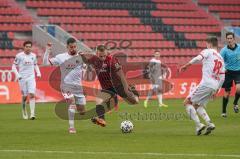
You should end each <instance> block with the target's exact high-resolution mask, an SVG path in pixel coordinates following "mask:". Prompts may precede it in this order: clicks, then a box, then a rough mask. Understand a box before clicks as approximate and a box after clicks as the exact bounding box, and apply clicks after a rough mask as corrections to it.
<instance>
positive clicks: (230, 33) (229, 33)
mask: <svg viewBox="0 0 240 159" xmlns="http://www.w3.org/2000/svg"><path fill="white" fill-rule="evenodd" d="M228 35H232V36H233V38H234V37H235V35H234V33H233V32H227V33H226V38H227V36H228Z"/></svg>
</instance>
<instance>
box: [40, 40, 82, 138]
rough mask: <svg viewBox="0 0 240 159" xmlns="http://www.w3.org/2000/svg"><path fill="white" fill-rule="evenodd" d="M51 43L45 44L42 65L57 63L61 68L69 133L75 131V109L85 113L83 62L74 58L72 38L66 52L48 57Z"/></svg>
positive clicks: (75, 47)
mask: <svg viewBox="0 0 240 159" xmlns="http://www.w3.org/2000/svg"><path fill="white" fill-rule="evenodd" d="M51 48H52V46H51V45H47V48H46V52H45V54H44V57H43V64H44V65H57V66H60V70H61V86H60V87H61V91H62V95H63V97H64V98H65V100H66V103H67V105H68V117H69V133H71V134H74V133H76V129H75V127H74V115H75V111H76V109H77V111H78V112H79V113H80V114H84V113H85V105H86V99H85V96H84V94H83V89H82V74H83V67H84V66H83V64H82V63H79V61H78V60H76V57H78V55H77V43H76V40H75V39H74V38H69V39H68V40H67V50H68V51H67V52H65V53H62V54H58V55H57V56H55V57H52V58H49V54H50V53H51Z"/></svg>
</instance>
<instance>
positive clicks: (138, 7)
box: [85, 1, 155, 10]
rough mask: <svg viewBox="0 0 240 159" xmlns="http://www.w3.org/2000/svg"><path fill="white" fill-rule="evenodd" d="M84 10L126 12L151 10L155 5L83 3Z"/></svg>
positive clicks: (139, 3) (138, 3)
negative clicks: (125, 10) (120, 10)
mask: <svg viewBox="0 0 240 159" xmlns="http://www.w3.org/2000/svg"><path fill="white" fill-rule="evenodd" d="M85 5H86V8H92V9H97V8H98V9H99V8H101V9H127V10H144V9H145V10H146V9H147V10H153V9H155V4H153V3H150V2H149V3H142V2H131V3H129V2H127V1H125V2H116V1H114V2H100V1H99V2H91V1H90V2H85Z"/></svg>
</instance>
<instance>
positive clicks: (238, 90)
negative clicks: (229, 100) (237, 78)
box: [229, 87, 240, 94]
mask: <svg viewBox="0 0 240 159" xmlns="http://www.w3.org/2000/svg"><path fill="white" fill-rule="evenodd" d="M236 93H237V94H240V88H238V87H237V89H236ZM229 94H230V93H229Z"/></svg>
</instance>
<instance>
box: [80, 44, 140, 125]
mask: <svg viewBox="0 0 240 159" xmlns="http://www.w3.org/2000/svg"><path fill="white" fill-rule="evenodd" d="M80 56H81V57H82V59H83V61H84V62H85V63H87V64H90V65H92V66H93V68H94V69H95V70H96V73H97V76H98V80H99V82H100V85H101V87H102V90H101V91H100V92H99V93H98V95H97V98H96V113H97V115H98V117H94V118H93V119H92V121H93V122H94V123H96V124H98V125H100V126H103V127H104V126H106V121H105V118H104V114H105V109H104V105H106V104H110V103H111V102H110V100H114V97H115V96H116V95H119V96H120V97H122V98H123V99H124V100H125V101H126V102H127V103H129V104H137V103H138V102H139V98H138V96H139V94H138V92H137V91H136V90H135V87H134V86H130V85H128V83H127V81H126V78H125V75H124V73H123V71H122V66H121V64H120V63H119V62H118V60H117V59H116V58H114V57H113V56H111V55H110V54H108V50H107V49H106V47H105V46H104V45H99V46H97V48H96V55H90V54H84V53H80ZM108 107H109V106H108Z"/></svg>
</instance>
